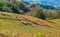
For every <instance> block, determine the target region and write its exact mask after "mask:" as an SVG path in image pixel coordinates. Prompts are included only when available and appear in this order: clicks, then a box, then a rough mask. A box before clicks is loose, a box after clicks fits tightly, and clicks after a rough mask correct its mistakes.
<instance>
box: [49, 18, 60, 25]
mask: <svg viewBox="0 0 60 37" xmlns="http://www.w3.org/2000/svg"><path fill="white" fill-rule="evenodd" d="M50 21H51V22H52V23H55V24H58V25H60V19H54V20H50Z"/></svg>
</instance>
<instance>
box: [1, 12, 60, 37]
mask: <svg viewBox="0 0 60 37" xmlns="http://www.w3.org/2000/svg"><path fill="white" fill-rule="evenodd" d="M17 15H18V14H14V13H10V12H0V33H4V34H11V33H12V34H16V33H28V34H32V33H33V34H36V33H38V32H40V33H41V34H42V35H48V36H54V37H57V33H58V32H59V31H60V30H59V29H57V27H56V28H55V26H54V27H53V25H48V24H49V22H47V23H48V24H47V23H46V24H45V23H41V22H44V21H43V20H41V19H39V21H40V22H39V23H37V22H38V21H37V22H35V23H34V22H33V21H34V20H37V18H32V17H30V16H24V15H19V16H17ZM21 16H22V17H21ZM23 17H25V18H23ZM29 17H30V20H28V19H29ZM26 18H27V19H26ZM32 20H33V21H32ZM22 21H23V22H28V24H27V25H25V24H24V23H22ZM45 22H46V21H45ZM52 22H53V23H56V24H58V25H60V23H59V22H60V21H59V20H58V22H57V20H52ZM42 24H43V26H40V25H42ZM44 24H45V25H44ZM49 26H50V27H49Z"/></svg>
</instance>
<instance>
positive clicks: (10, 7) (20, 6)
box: [0, 0, 60, 20]
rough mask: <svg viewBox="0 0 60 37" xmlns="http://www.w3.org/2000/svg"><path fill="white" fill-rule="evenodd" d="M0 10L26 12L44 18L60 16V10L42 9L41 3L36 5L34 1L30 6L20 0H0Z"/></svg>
mask: <svg viewBox="0 0 60 37" xmlns="http://www.w3.org/2000/svg"><path fill="white" fill-rule="evenodd" d="M0 11H2V12H12V13H17V14H25V15H29V16H33V17H37V18H40V19H43V20H46V19H57V18H58V19H59V18H60V10H46V9H41V8H40V6H39V5H35V4H33V3H32V4H30V7H28V6H27V5H26V4H24V3H23V2H20V1H11V2H8V1H7V0H0Z"/></svg>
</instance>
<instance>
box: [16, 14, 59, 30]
mask: <svg viewBox="0 0 60 37" xmlns="http://www.w3.org/2000/svg"><path fill="white" fill-rule="evenodd" d="M16 16H17V17H19V18H23V19H25V20H27V21H30V22H32V23H34V24H37V25H40V26H49V27H53V28H57V29H60V26H58V25H56V24H53V23H50V22H48V21H46V20H41V19H38V18H34V17H32V16H26V15H22V14H17V15H16Z"/></svg>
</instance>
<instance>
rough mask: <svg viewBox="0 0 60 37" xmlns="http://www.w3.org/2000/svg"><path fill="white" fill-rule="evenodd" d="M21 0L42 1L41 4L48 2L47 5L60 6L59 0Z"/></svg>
mask: <svg viewBox="0 0 60 37" xmlns="http://www.w3.org/2000/svg"><path fill="white" fill-rule="evenodd" d="M23 1H26V2H31V1H34V2H37V3H40V4H41V3H42V4H49V5H53V6H56V7H59V6H60V0H23Z"/></svg>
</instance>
